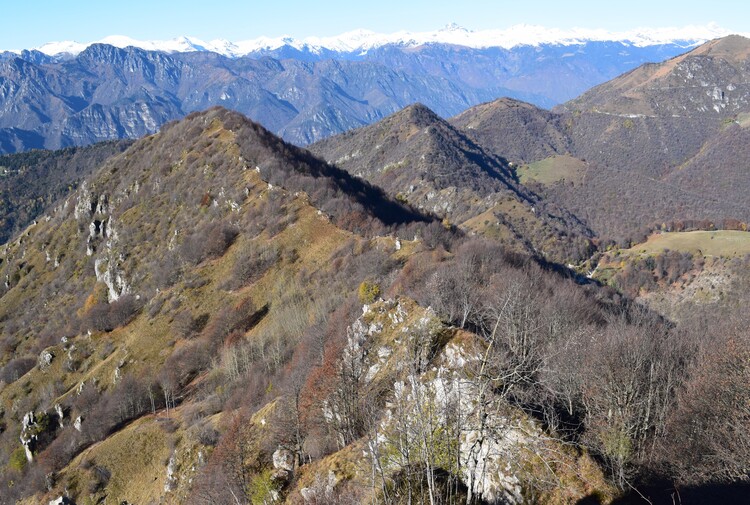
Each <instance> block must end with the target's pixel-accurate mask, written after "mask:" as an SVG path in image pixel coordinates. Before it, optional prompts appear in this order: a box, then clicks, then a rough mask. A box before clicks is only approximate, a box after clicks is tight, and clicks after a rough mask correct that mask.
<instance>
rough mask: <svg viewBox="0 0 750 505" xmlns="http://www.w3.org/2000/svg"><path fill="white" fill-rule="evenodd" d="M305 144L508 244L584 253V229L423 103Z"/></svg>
mask: <svg viewBox="0 0 750 505" xmlns="http://www.w3.org/2000/svg"><path fill="white" fill-rule="evenodd" d="M310 149H311V150H312V151H313V152H315V153H316V154H319V155H320V156H322V157H324V158H325V159H327V160H329V161H330V162H331V163H335V164H337V165H339V166H341V167H343V168H345V169H346V170H347V171H349V172H350V173H352V174H354V175H357V176H359V177H363V178H365V179H366V180H368V181H372V182H373V183H374V184H377V185H379V186H381V187H383V188H384V189H386V191H388V192H389V194H391V195H394V196H396V197H397V198H399V199H402V200H405V201H408V202H409V203H410V204H412V205H414V206H417V207H419V208H422V209H425V210H427V211H429V212H433V213H436V214H438V215H441V216H445V217H447V218H448V219H449V220H450V221H451V222H454V223H457V224H459V226H462V227H465V228H466V229H469V230H472V231H473V232H480V233H488V234H491V235H493V236H497V237H498V238H502V240H503V242H504V243H506V244H508V245H509V246H511V247H520V248H521V249H522V250H526V251H528V252H532V253H533V251H535V250H537V251H540V252H542V253H543V254H549V255H550V257H552V258H555V260H557V261H564V260H566V259H568V258H578V257H579V256H580V255H581V254H585V250H586V249H587V246H586V244H587V243H588V240H587V237H588V231H587V230H586V229H585V228H584V227H583V226H581V225H580V223H578V222H577V221H576V220H575V218H574V217H573V216H571V215H569V214H566V213H565V212H563V211H561V210H560V209H558V208H555V207H554V206H549V207H545V204H544V202H542V201H541V200H540V199H539V198H538V197H537V196H536V195H534V194H533V193H532V192H530V191H529V190H528V189H526V188H525V187H523V186H522V185H520V184H519V183H518V182H517V181H516V180H515V176H514V174H513V172H512V169H511V168H510V167H509V166H508V164H507V162H506V161H505V160H504V159H503V158H500V157H497V156H493V155H491V154H489V153H488V152H487V151H486V150H485V149H484V148H483V147H481V146H480V145H478V144H476V143H474V142H473V141H471V140H470V139H469V138H468V137H467V136H465V135H464V134H463V133H462V132H460V131H459V130H457V129H456V128H454V127H453V126H451V125H450V124H448V123H447V122H446V121H444V120H443V119H441V118H440V117H439V116H437V115H436V114H435V113H433V112H432V111H430V110H429V109H427V108H426V107H424V106H423V105H419V104H417V105H413V106H410V107H407V108H405V109H404V110H402V111H400V112H398V113H396V114H393V115H391V116H389V117H387V118H386V119H384V120H382V121H380V122H378V123H376V124H374V125H370V126H367V127H364V128H361V129H358V130H354V131H351V132H347V133H344V134H342V135H339V136H336V137H332V138H329V139H326V140H324V141H322V142H318V143H316V144H313V145H312V146H310Z"/></svg>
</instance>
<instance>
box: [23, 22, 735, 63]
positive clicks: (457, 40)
mask: <svg viewBox="0 0 750 505" xmlns="http://www.w3.org/2000/svg"><path fill="white" fill-rule="evenodd" d="M731 33H732V32H731V31H729V30H726V29H724V28H722V27H720V26H718V25H717V24H715V23H709V24H707V25H703V26H695V25H691V26H685V27H665V28H638V29H635V30H631V31H623V32H611V31H607V30H601V29H587V28H571V29H559V28H548V27H544V26H538V25H526V24H520V25H514V26H511V27H508V28H504V29H489V30H470V29H467V28H465V27H462V26H460V25H458V24H457V23H449V24H447V25H445V26H444V27H443V28H441V29H439V30H435V31H427V32H410V31H399V32H395V33H390V34H384V33H376V32H373V31H370V30H364V29H356V30H351V31H348V32H345V33H342V34H340V35H336V36H330V37H319V36H313V37H306V38H303V39H297V38H294V37H291V36H289V35H282V36H280V37H265V36H262V37H258V38H255V39H248V40H243V41H238V42H231V41H228V40H225V39H215V40H212V41H210V42H205V41H203V40H201V39H198V38H196V37H188V36H181V37H177V38H174V39H171V40H150V41H142V40H136V39H132V38H130V37H127V36H122V35H112V36H109V37H105V38H104V39H101V40H98V41H94V42H88V43H80V42H76V41H60V42H48V43H46V44H44V45H42V46H40V47H38V48H35V49H36V50H38V51H40V52H42V53H44V54H46V55H50V56H56V55H62V54H71V55H76V54H78V53H80V52H81V51H83V50H84V49H85V48H86V47H88V46H90V45H91V44H94V43H104V44H110V45H114V46H117V47H127V46H135V47H139V48H141V49H146V50H150V51H162V52H166V53H177V52H191V51H211V52H216V53H219V54H222V55H224V56H228V57H240V56H244V55H247V54H251V53H254V52H258V51H271V50H275V49H279V48H281V47H285V46H289V47H292V48H295V49H298V50H302V51H309V52H312V53H321V52H323V51H334V52H341V53H357V52H363V51H364V52H366V51H369V50H371V49H374V48H377V47H381V46H385V45H389V44H397V45H405V46H420V45H425V44H435V43H442V44H453V45H460V46H466V47H473V48H487V47H502V48H505V49H510V48H513V47H516V46H524V45H530V46H538V45H545V44H551V45H578V44H583V43H586V42H602V41H612V42H622V43H626V44H628V45H634V46H639V47H644V46H653V45H662V44H674V43H679V44H681V45H683V47H686V48H687V47H693V46H696V45H698V44H701V43H703V42H706V41H708V40H712V39H715V38H719V37H725V36H727V35H730V34H731ZM13 52H19V53H20V50H17V51H13Z"/></svg>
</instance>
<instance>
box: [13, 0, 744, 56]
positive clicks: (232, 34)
mask: <svg viewBox="0 0 750 505" xmlns="http://www.w3.org/2000/svg"><path fill="white" fill-rule="evenodd" d="M0 16H2V21H3V22H2V25H1V26H2V28H0V48H2V49H22V48H30V47H36V46H39V45H41V44H43V43H45V42H49V41H60V40H76V41H78V42H89V41H93V40H98V39H101V38H103V37H106V36H107V35H127V36H130V37H133V38H135V39H142V40H148V39H171V38H174V37H176V36H179V35H191V36H194V37H198V38H201V39H204V40H207V41H208V40H212V39H216V38H225V39H228V40H234V41H237V40H245V39H251V38H256V37H258V36H261V35H268V36H272V37H273V36H279V35H284V34H288V35H291V36H294V37H299V38H302V37H305V36H309V35H320V36H327V35H336V34H339V33H342V32H345V31H348V30H352V29H356V28H366V29H370V30H374V31H378V32H394V31H398V30H409V31H426V30H434V29H437V28H440V27H442V26H443V25H445V24H447V23H449V22H456V23H458V24H460V25H462V26H464V27H466V28H469V29H486V28H506V27H508V26H511V25H514V24H519V23H528V24H538V25H544V26H548V27H555V28H573V27H582V28H604V29H608V30H628V29H632V28H637V27H664V26H684V25H688V24H700V25H704V24H707V23H709V22H712V21H713V22H716V23H717V24H719V25H720V26H722V27H724V28H727V29H729V30H732V31H738V32H750V2H744V1H742V2H741V1H739V0H713V1H710V2H709V1H705V0H704V1H701V2H698V1H695V0H685V1H675V0H671V1H661V0H619V1H617V2H609V1H606V0H599V1H588V0H567V1H566V0H538V1H535V0H526V1H524V0H513V1H506V0H499V1H490V0H476V1H472V0H463V1H462V0H453V1H443V0H434V1H426V0H416V1H410V0H369V1H367V0H365V1H362V0H354V1H339V0H333V1H324V0H318V1H315V0H287V1H284V0H265V1H256V0H251V1H237V2H235V1H233V0H213V1H211V0H204V1H195V0H183V1H161V0H123V1H110V0H97V1H92V0H69V1H63V0H25V1H21V0H6V1H2V3H0Z"/></svg>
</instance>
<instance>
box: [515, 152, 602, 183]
mask: <svg viewBox="0 0 750 505" xmlns="http://www.w3.org/2000/svg"><path fill="white" fill-rule="evenodd" d="M586 168H587V165H586V163H585V162H584V161H582V160H580V159H578V158H574V157H572V156H567V155H557V156H550V157H549V158H546V159H543V160H541V161H537V162H535V163H532V164H530V165H526V166H523V167H520V168H519V169H518V178H519V179H520V180H521V182H522V183H524V184H526V183H528V182H531V181H534V182H538V183H540V184H554V183H555V182H559V181H563V182H572V183H574V184H578V183H579V182H581V180H582V179H583V175H584V174H585V173H586Z"/></svg>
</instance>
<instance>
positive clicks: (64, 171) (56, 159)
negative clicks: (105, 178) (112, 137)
mask: <svg viewBox="0 0 750 505" xmlns="http://www.w3.org/2000/svg"><path fill="white" fill-rule="evenodd" d="M130 143H131V142H129V141H117V142H109V143H102V144H97V145H94V146H90V147H85V148H67V149H64V150H61V151H31V152H28V153H24V154H14V155H6V156H0V172H1V173H0V195H1V196H0V244H2V243H4V242H5V241H7V240H8V239H9V238H10V236H11V235H12V234H13V233H16V232H18V231H19V230H21V229H23V228H25V227H26V226H28V225H29V224H30V223H31V221H32V220H33V219H34V218H36V217H37V216H39V215H40V214H41V213H43V212H44V211H45V210H46V209H47V206H48V205H50V204H52V203H53V202H54V201H55V200H57V199H58V198H61V197H63V196H65V195H67V193H68V192H69V191H71V189H73V188H75V187H76V186H77V184H78V182H80V181H81V180H82V179H84V178H86V177H88V176H89V175H90V174H91V173H92V172H93V171H94V170H95V169H96V168H98V167H99V165H101V164H102V163H103V162H104V160H106V159H107V158H109V157H110V156H114V155H115V154H119V153H121V152H122V151H124V150H125V149H126V148H127V147H128V146H129V145H130Z"/></svg>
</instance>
